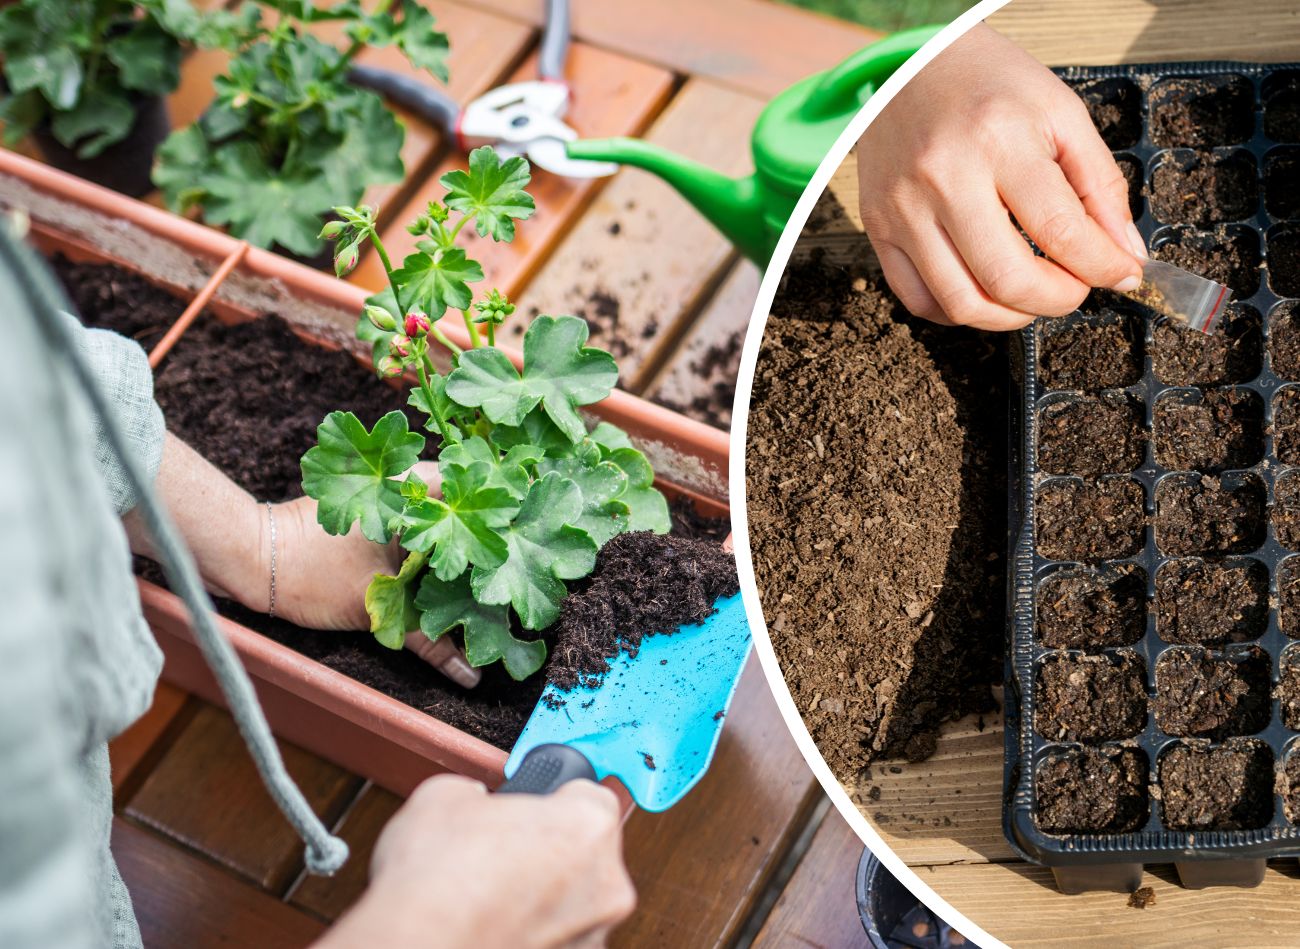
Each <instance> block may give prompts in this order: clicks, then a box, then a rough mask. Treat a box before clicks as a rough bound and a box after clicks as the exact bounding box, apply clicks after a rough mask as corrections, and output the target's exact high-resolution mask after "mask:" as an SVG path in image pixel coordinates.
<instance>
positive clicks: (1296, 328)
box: [1268, 301, 1300, 381]
mask: <svg viewBox="0 0 1300 949" xmlns="http://www.w3.org/2000/svg"><path fill="white" fill-rule="evenodd" d="M1268 359H1269V365H1270V366H1271V367H1272V369H1273V371H1274V372H1275V373H1277V374H1278V375H1279V376H1281V377H1282V378H1283V379H1287V380H1290V381H1300V305H1297V304H1296V303H1295V302H1293V301H1292V302H1287V303H1281V304H1278V306H1277V307H1276V308H1275V309H1274V310H1273V312H1272V314H1271V315H1270V316H1269V339H1268Z"/></svg>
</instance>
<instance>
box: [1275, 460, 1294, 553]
mask: <svg viewBox="0 0 1300 949" xmlns="http://www.w3.org/2000/svg"><path fill="white" fill-rule="evenodd" d="M1273 536H1274V537H1276V538H1277V542H1278V543H1279V544H1281V545H1282V546H1283V547H1286V548H1288V549H1289V550H1300V471H1287V472H1285V473H1284V474H1282V476H1281V477H1279V478H1278V479H1277V482H1276V483H1275V484H1274V485H1273Z"/></svg>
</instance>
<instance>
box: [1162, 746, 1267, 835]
mask: <svg viewBox="0 0 1300 949" xmlns="http://www.w3.org/2000/svg"><path fill="white" fill-rule="evenodd" d="M1157 770H1158V772H1159V784H1158V788H1157V790H1158V792H1159V797H1160V800H1161V803H1162V805H1163V808H1164V823H1165V826H1167V827H1169V828H1171V829H1173V830H1191V831H1200V830H1253V829H1255V828H1256V827H1263V826H1264V825H1265V824H1267V823H1268V822H1269V821H1270V820H1271V819H1272V817H1273V755H1272V753H1271V752H1270V751H1269V750H1268V746H1267V745H1264V744H1263V743H1261V742H1257V741H1251V740H1249V739H1242V738H1237V739H1232V740H1230V741H1228V742H1225V743H1224V744H1222V745H1218V746H1214V747H1210V746H1208V745H1205V744H1202V743H1200V742H1197V743H1191V742H1180V743H1179V744H1177V745H1175V746H1174V747H1173V748H1171V749H1170V750H1169V751H1167V752H1165V753H1164V754H1163V755H1162V756H1161V757H1160V762H1159V766H1158V769H1157Z"/></svg>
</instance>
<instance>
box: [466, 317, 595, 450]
mask: <svg viewBox="0 0 1300 949" xmlns="http://www.w3.org/2000/svg"><path fill="white" fill-rule="evenodd" d="M586 342H587V324H586V323H585V322H583V321H582V320H580V319H578V318H577V317H576V316H539V317H537V319H535V320H533V322H532V324H531V325H530V326H529V327H528V332H527V333H525V334H524V371H523V373H522V374H520V373H519V372H518V371H517V370H516V369H515V367H514V365H513V364H511V362H510V360H509V359H507V358H506V356H505V354H504V353H502V352H501V351H500V350H498V349H493V348H488V347H485V348H482V349H473V350H470V351H469V352H466V353H464V354H463V355H462V356H461V357H460V363H459V365H458V366H457V367H456V369H455V370H453V371H452V373H451V374H450V375H449V376H448V377H447V394H448V395H449V396H451V398H452V399H454V400H455V401H457V402H459V403H460V404H461V405H466V406H470V407H473V408H481V409H482V411H483V414H484V415H486V416H487V417H488V418H489V419H490V420H491V421H493V422H495V423H498V424H501V425H512V426H514V425H522V424H523V421H524V419H525V418H526V417H527V415H528V413H529V412H531V411H532V410H533V409H534V408H535V407H536V406H537V405H538V404H540V405H541V406H542V408H543V410H544V411H545V412H546V414H547V415H548V416H549V417H550V419H551V421H552V422H554V423H555V424H556V426H557V427H558V428H559V429H560V431H562V432H563V433H564V434H565V435H566V436H567V437H568V439H569V441H571V442H578V441H581V440H582V439H583V438H584V437H585V436H586V434H587V430H586V427H585V426H584V425H583V422H582V416H580V415H579V414H578V410H577V407H578V406H580V405H589V404H591V403H592V402H599V401H600V400H601V399H603V398H605V397H606V396H607V395H609V393H610V390H612V389H613V388H614V384H615V383H616V382H617V381H618V365H617V364H616V363H615V362H614V357H613V356H611V355H610V354H609V353H607V352H605V351H604V350H600V349H589V348H587V347H585V346H584V345H583V344H584V343H586Z"/></svg>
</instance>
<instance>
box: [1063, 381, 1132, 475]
mask: <svg viewBox="0 0 1300 949" xmlns="http://www.w3.org/2000/svg"><path fill="white" fill-rule="evenodd" d="M1145 451H1146V438H1145V437H1144V435H1143V432H1142V416H1141V410H1140V408H1139V406H1138V404H1137V403H1136V402H1134V401H1133V400H1131V399H1128V398H1126V397H1124V396H1119V395H1113V394H1107V395H1104V396H1100V397H1095V398H1094V397H1087V398H1080V399H1070V400H1067V401H1062V402H1054V403H1052V404H1051V405H1049V406H1047V407H1046V408H1045V409H1043V410H1042V411H1041V412H1039V414H1038V467H1039V468H1040V469H1041V470H1042V471H1044V472H1045V473H1047V474H1074V475H1083V476H1085V477H1096V476H1097V475H1102V474H1121V473H1124V472H1127V471H1132V470H1133V469H1134V468H1138V467H1140V466H1141V464H1142V458H1143V455H1144V453H1145Z"/></svg>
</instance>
